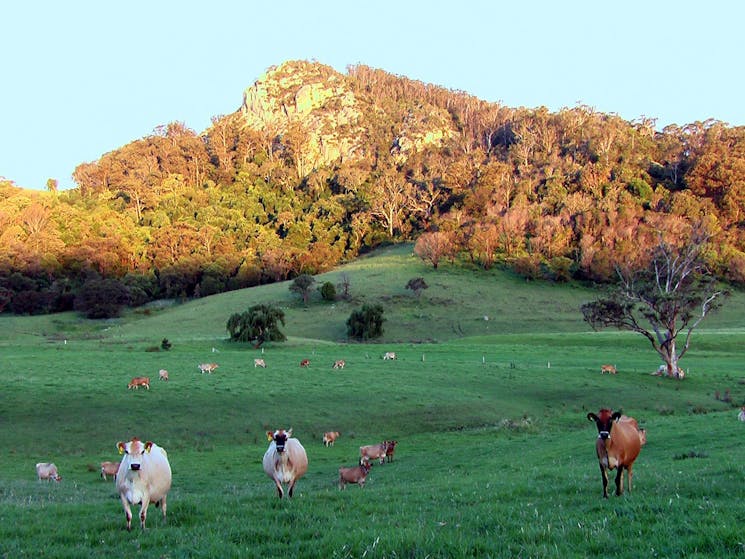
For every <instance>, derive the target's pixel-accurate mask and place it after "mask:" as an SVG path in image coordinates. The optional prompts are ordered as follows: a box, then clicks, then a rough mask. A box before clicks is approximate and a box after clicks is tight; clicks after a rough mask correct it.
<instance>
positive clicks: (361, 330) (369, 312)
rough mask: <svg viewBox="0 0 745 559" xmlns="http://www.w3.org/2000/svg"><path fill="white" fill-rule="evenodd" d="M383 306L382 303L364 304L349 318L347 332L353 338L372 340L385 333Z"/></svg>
mask: <svg viewBox="0 0 745 559" xmlns="http://www.w3.org/2000/svg"><path fill="white" fill-rule="evenodd" d="M383 322H385V318H383V307H382V306H381V305H363V306H362V308H361V309H358V310H355V311H353V312H352V314H351V315H349V318H348V319H347V333H348V335H349V336H350V337H351V338H356V339H358V340H370V339H372V338H379V337H380V336H382V335H383Z"/></svg>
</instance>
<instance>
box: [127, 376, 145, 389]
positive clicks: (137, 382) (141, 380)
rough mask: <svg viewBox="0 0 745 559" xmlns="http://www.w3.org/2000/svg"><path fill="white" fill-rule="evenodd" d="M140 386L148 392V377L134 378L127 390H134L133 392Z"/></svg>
mask: <svg viewBox="0 0 745 559" xmlns="http://www.w3.org/2000/svg"><path fill="white" fill-rule="evenodd" d="M140 386H144V387H145V388H147V389H148V390H150V377H134V378H133V379H132V380H130V381H129V384H128V385H127V389H129V390H131V389H133V388H134V389H135V390H138V389H139V388H140Z"/></svg>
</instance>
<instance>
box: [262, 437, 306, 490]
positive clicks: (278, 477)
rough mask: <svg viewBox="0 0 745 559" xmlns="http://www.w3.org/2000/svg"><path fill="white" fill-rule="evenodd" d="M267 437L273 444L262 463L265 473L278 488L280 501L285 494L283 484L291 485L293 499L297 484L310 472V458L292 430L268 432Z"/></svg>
mask: <svg viewBox="0 0 745 559" xmlns="http://www.w3.org/2000/svg"><path fill="white" fill-rule="evenodd" d="M266 436H267V439H269V440H270V441H271V442H270V443H269V448H267V450H266V452H265V453H264V459H263V461H262V464H263V466H264V472H266V475H268V476H269V477H270V478H271V479H272V480H273V481H274V484H275V485H276V486H277V494H278V495H279V498H280V499H281V498H282V497H284V494H285V492H284V489H283V488H282V484H283V483H287V484H289V487H288V493H289V495H290V497H292V494H293V492H294V490H295V484H296V483H297V481H298V480H299V479H300V478H301V477H303V476H304V475H305V472H307V471H308V456H307V454H305V449H304V448H303V445H301V444H300V441H299V440H297V439H294V438H292V429H288V430H287V431H285V430H284V429H278V430H277V431H274V432H272V431H267V432H266Z"/></svg>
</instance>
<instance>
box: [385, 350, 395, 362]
mask: <svg viewBox="0 0 745 559" xmlns="http://www.w3.org/2000/svg"><path fill="white" fill-rule="evenodd" d="M389 359H396V352H395V351H386V352H385V353H384V354H383V361H388V360H389Z"/></svg>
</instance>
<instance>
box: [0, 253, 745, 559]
mask: <svg viewBox="0 0 745 559" xmlns="http://www.w3.org/2000/svg"><path fill="white" fill-rule="evenodd" d="M342 273H345V274H347V275H348V277H349V278H350V281H351V291H352V295H353V298H354V300H353V301H352V302H349V303H347V302H336V303H333V304H330V303H326V302H322V301H321V300H320V296H317V295H316V298H315V299H314V300H313V301H312V302H311V303H310V304H309V305H308V306H307V307H305V306H303V305H302V303H301V302H300V300H299V297H298V296H297V295H296V294H294V293H292V292H290V291H289V289H288V286H289V284H288V283H281V284H274V285H267V286H262V287H257V288H253V289H249V290H244V291H237V292H232V293H226V294H221V295H217V296H213V297H206V298H203V299H200V300H196V301H192V302H188V303H185V304H175V305H167V304H163V305H161V306H159V307H152V308H150V309H147V310H145V309H139V310H136V311H133V312H131V313H129V314H128V315H127V316H124V317H123V318H121V319H117V320H110V321H87V320H83V319H80V318H78V317H76V316H74V315H71V314H63V315H53V316H42V317H22V318H19V317H10V316H3V317H0V364H1V365H2V368H1V370H2V372H1V373H0V375H2V377H1V378H2V380H3V386H4V391H3V397H2V399H1V400H0V427H1V428H0V445H2V448H3V449H6V450H5V453H4V458H3V460H2V470H0V472H1V473H2V475H1V476H0V521H2V522H0V526H1V527H0V556H2V557H22V556H25V555H47V556H54V557H98V556H102V555H113V556H121V555H123V554H124V553H129V552H130V551H131V550H132V549H133V547H132V546H133V544H134V545H135V546H136V548H137V550H138V552H137V553H138V555H139V556H143V557H202V556H209V557H218V556H219V557H280V556H295V557H362V556H365V557H400V556H408V557H425V556H429V557H518V556H520V557H594V556H598V557H599V556H607V551H608V549H613V550H614V556H618V557H635V558H636V557H640V556H652V555H658V556H663V557H704V556H717V557H727V556H732V557H735V556H741V554H742V552H743V545H742V543H741V541H742V538H741V535H740V533H741V532H740V530H739V525H740V521H741V518H740V517H739V512H737V511H738V510H739V508H738V507H739V502H740V500H741V496H742V495H741V487H742V479H743V478H742V475H743V470H742V464H743V463H744V459H745V451H743V450H742V445H739V444H737V443H736V442H733V441H738V440H740V438H741V435H742V433H741V430H742V429H743V427H745V424H742V423H740V422H738V421H737V420H736V419H735V417H736V415H737V409H738V408H739V406H740V405H742V404H743V403H745V374H743V373H742V351H741V348H742V346H743V341H745V326H743V324H742V321H741V320H740V318H739V317H741V316H742V311H743V308H745V305H744V304H743V302H744V300H743V295H742V294H741V293H735V294H734V295H733V297H732V298H731V299H730V300H729V301H728V304H727V307H726V308H725V309H723V312H721V313H719V314H718V315H715V316H713V317H712V318H711V320H707V321H706V322H705V324H704V327H703V328H701V330H700V331H697V332H696V333H695V334H694V337H693V341H692V349H691V350H690V352H689V354H688V355H687V356H686V357H685V358H684V360H683V361H682V363H681V364H682V366H683V368H685V369H686V370H688V372H689V374H688V377H687V378H686V379H685V380H684V381H682V382H679V381H673V380H668V379H662V378H659V377H654V376H651V375H650V374H649V373H650V372H651V371H652V370H654V369H655V368H656V366H657V364H658V360H657V358H656V357H655V355H654V353H653V351H652V350H651V348H650V347H648V345H647V343H646V341H645V340H643V339H642V338H641V337H640V336H634V335H632V334H629V333H623V332H616V331H607V332H592V331H591V330H589V329H588V328H587V326H586V325H585V324H584V323H583V322H582V320H581V314H580V312H579V305H580V304H581V303H583V302H585V301H587V300H589V299H591V298H592V297H593V296H595V292H593V291H592V290H590V289H588V288H585V287H580V286H576V285H550V284H544V283H531V282H526V281H525V280H523V279H520V278H518V277H516V276H514V275H511V274H509V273H506V272H503V271H499V270H495V271H491V272H483V271H470V270H463V269H454V268H451V267H449V266H447V265H444V266H443V267H442V268H441V269H439V270H436V271H435V270H432V269H431V268H429V267H426V266H424V265H423V264H422V263H421V262H420V261H419V260H418V259H417V258H415V257H413V256H412V255H411V246H410V245H401V246H396V247H391V248H388V249H385V250H382V251H379V252H376V253H374V254H371V255H369V256H367V257H365V258H361V259H360V260H358V261H355V262H352V263H349V264H348V265H346V266H344V267H342V268H340V269H338V270H335V271H333V272H330V273H328V274H324V275H322V276H319V277H318V278H317V281H318V284H319V285H320V284H321V283H322V282H323V281H327V280H328V281H332V282H334V283H336V282H337V281H338V279H339V276H340V274H342ZM416 276H422V277H424V278H425V280H426V282H427V283H428V284H429V286H430V288H429V289H427V290H425V291H424V292H423V293H422V295H421V297H420V298H418V299H417V298H416V297H414V295H413V294H412V293H411V292H409V291H407V290H406V289H405V288H404V286H405V285H406V282H407V281H408V280H409V279H410V278H412V277H416ZM365 301H369V302H383V303H384V304H385V308H386V311H385V317H386V319H387V322H386V323H385V336H384V338H383V339H382V340H379V341H377V342H376V343H372V344H359V343H347V341H346V339H345V326H344V323H345V321H346V319H347V317H348V316H349V314H350V312H351V310H352V309H354V308H357V307H358V306H359V305H361V304H362V303H363V302H365ZM258 302H268V303H272V304H276V305H280V306H281V307H282V308H283V309H284V310H285V313H286V320H287V324H286V327H285V328H284V331H285V333H286V334H287V335H288V336H289V339H288V341H287V342H286V343H276V344H269V345H267V346H266V347H265V348H264V352H263V353H261V352H260V351H257V350H254V349H252V348H251V347H250V346H248V345H242V344H234V343H230V342H228V341H226V337H227V333H226V331H225V323H226V322H227V317H228V316H229V315H230V314H231V313H233V312H236V311H242V310H245V309H246V308H247V307H249V306H250V305H252V304H255V303H258ZM485 317H488V320H485ZM164 337H166V338H168V339H169V340H170V341H171V342H172V343H173V348H172V349H171V350H170V351H156V349H157V348H158V346H159V345H160V341H161V340H162V339H163V338H164ZM384 351H396V352H397V353H398V356H399V358H398V359H397V360H396V361H393V362H391V361H383V360H382V359H381V355H382V353H383V352H384ZM259 355H261V356H262V357H263V358H264V359H265V360H266V362H267V368H266V369H255V368H254V366H253V358H254V357H256V356H259ZM301 359H310V361H311V367H310V368H309V369H307V370H306V369H301V368H300V367H299V362H300V360H301ZM336 359H345V360H346V361H347V367H346V368H345V369H344V370H342V371H339V370H333V369H332V368H331V365H332V363H333V361H334V360H336ZM201 362H216V363H218V364H219V368H218V369H217V371H216V372H215V373H214V374H212V375H205V374H201V373H200V372H199V371H198V369H197V365H198V364H199V363H201ZM602 363H613V364H615V365H616V366H617V368H618V370H619V374H618V375H614V376H610V375H601V374H600V372H599V367H600V364H602ZM160 368H165V369H167V370H168V371H169V372H170V375H171V380H170V381H169V382H168V383H165V382H158V381H157V380H156V379H157V371H158V370H159V369H160ZM139 375H147V376H150V377H151V378H152V379H153V380H152V382H153V384H152V386H151V390H149V391H147V390H143V389H140V390H137V391H134V390H127V388H126V385H127V382H128V381H129V379H130V378H131V377H132V376H139ZM725 394H728V396H729V401H725ZM717 395H718V396H719V397H718V398H717ZM600 407H611V408H614V409H619V408H623V409H624V411H626V412H627V413H629V414H630V415H633V416H634V417H636V418H637V419H638V420H639V421H640V423H641V424H642V426H643V427H645V428H647V431H648V439H649V442H648V444H647V445H646V446H645V447H644V449H643V450H642V454H641V456H640V458H639V460H638V461H637V464H636V466H635V477H634V491H633V493H631V494H626V495H624V496H623V497H621V498H615V497H614V498H612V499H610V500H609V501H607V502H605V501H603V500H602V499H601V497H600V495H601V486H600V479H599V472H598V467H597V459H596V458H595V455H594V440H595V437H596V432H595V427H594V426H593V425H592V424H590V423H589V422H588V421H587V420H586V417H585V416H586V414H587V412H588V411H597V410H598V409H599V408H600ZM289 427H293V428H294V432H295V434H296V436H297V437H298V438H299V439H300V440H301V442H303V444H304V445H305V447H306V450H307V451H308V456H309V461H310V469H309V472H308V474H307V476H306V477H305V478H303V479H302V480H301V481H300V483H299V485H298V496H297V497H296V498H295V499H294V500H293V501H291V502H290V501H283V502H279V501H278V500H277V499H276V496H275V493H274V489H273V486H272V484H271V482H270V480H268V478H266V476H265V475H264V474H263V472H262V470H261V457H262V455H263V453H264V451H265V449H266V445H267V443H266V438H265V431H266V430H269V429H276V428H289ZM327 430H338V431H341V432H342V437H341V438H340V439H339V441H338V442H337V443H336V445H335V446H334V447H332V448H328V449H327V448H325V447H323V445H322V444H321V435H322V433H323V432H324V431H327ZM719 434H725V436H719ZM132 436H139V437H140V438H142V439H151V440H154V441H155V442H157V443H158V444H160V445H162V446H164V447H165V448H166V449H167V450H168V453H169V457H170V460H171V464H172V468H173V471H174V488H173V490H172V494H171V496H170V497H169V520H168V523H167V524H166V525H164V524H163V523H162V522H161V519H160V518H159V512H158V511H157V509H154V508H151V509H150V512H149V516H148V532H147V534H146V535H142V534H140V532H139V531H136V530H133V532H132V533H131V534H126V533H122V527H123V524H124V520H123V514H122V511H121V505H120V504H119V501H118V497H117V496H116V495H115V492H114V490H113V485H112V484H111V482H103V480H100V479H99V478H98V474H97V464H98V463H99V462H100V461H103V460H111V459H116V457H117V456H116V450H115V445H116V442H117V441H119V440H125V439H128V438H130V437H132ZM383 439H396V440H398V441H399V447H398V450H397V456H396V461H395V462H393V463H391V464H386V465H384V466H375V467H374V468H373V471H372V473H371V476H370V480H369V482H368V486H367V487H366V488H365V489H364V490H359V489H358V488H356V487H352V488H349V489H347V490H346V491H343V492H342V491H339V490H338V489H337V488H336V486H335V480H336V475H337V474H336V472H337V469H338V467H339V466H342V465H352V464H354V462H355V460H356V458H357V452H358V447H359V446H360V445H362V444H371V443H375V442H379V441H381V440H383ZM39 461H54V462H55V463H56V464H57V465H58V466H59V467H60V471H61V474H62V476H63V481H62V482H61V483H60V484H46V483H39V482H37V481H36V479H35V477H34V464H35V463H36V462H39Z"/></svg>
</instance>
